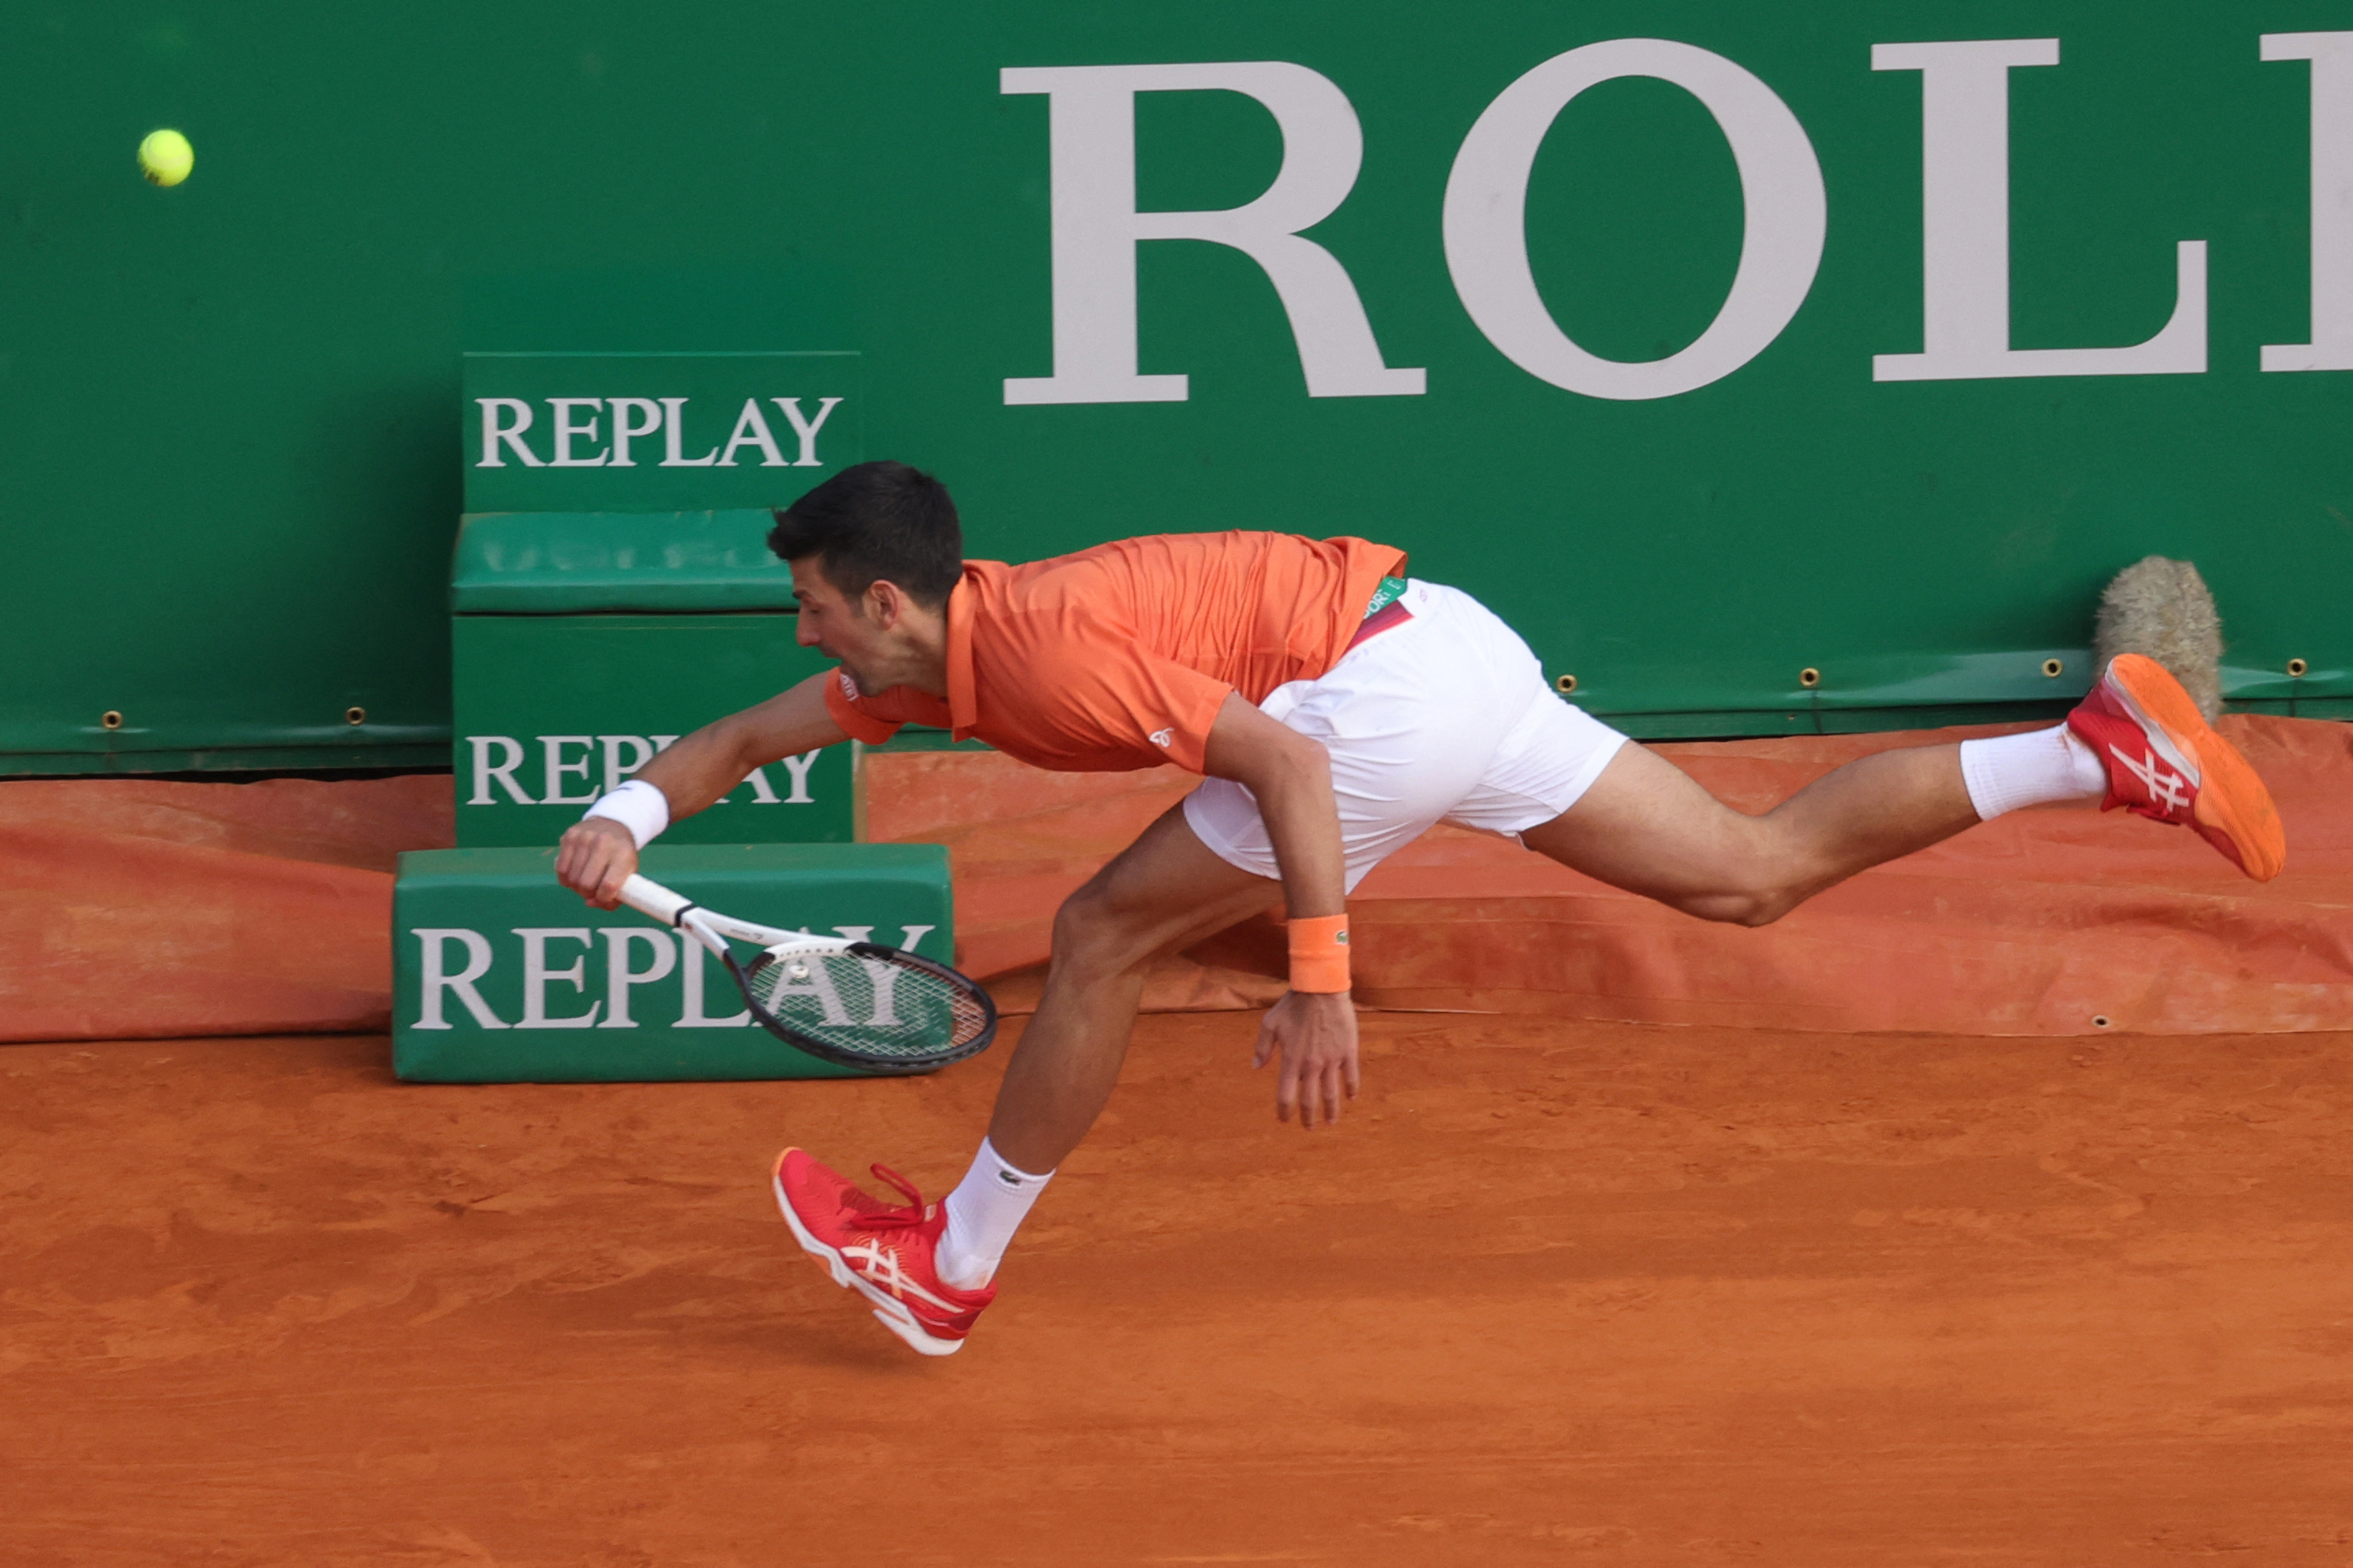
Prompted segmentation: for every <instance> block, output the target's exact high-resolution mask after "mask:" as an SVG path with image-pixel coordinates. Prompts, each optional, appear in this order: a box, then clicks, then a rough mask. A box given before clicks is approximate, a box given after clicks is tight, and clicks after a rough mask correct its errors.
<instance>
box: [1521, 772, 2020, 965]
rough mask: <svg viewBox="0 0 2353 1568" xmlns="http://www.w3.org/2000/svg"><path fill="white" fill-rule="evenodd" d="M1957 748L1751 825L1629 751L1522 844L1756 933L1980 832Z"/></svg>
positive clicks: (1831, 785)
mask: <svg viewBox="0 0 2353 1568" xmlns="http://www.w3.org/2000/svg"><path fill="white" fill-rule="evenodd" d="M1960 753H1961V749H1960V747H1959V746H1957V745H1942V746H1917V747H1908V748H1905V749H1903V750H1900V751H1893V752H1877V753H1875V754H1873V755H1872V756H1868V757H1862V758H1859V759H1857V760H1856V761H1854V762H1852V763H1847V764H1846V765H1845V766H1844V767H1841V768H1839V769H1837V770H1835V771H1834V772H1831V773H1826V774H1824V775H1823V776H1822V777H1820V778H1819V779H1816V780H1815V781H1814V782H1813V783H1812V784H1808V785H1807V786H1806V787H1805V788H1804V789H1801V790H1799V792H1798V793H1797V794H1796V795H1791V796H1790V797H1789V798H1788V800H1786V801H1783V802H1782V803H1781V804H1780V805H1778V806H1775V807H1774V808H1773V809H1772V810H1771V811H1769V812H1767V813H1766V814H1765V815H1764V816H1749V815H1747V814H1746V813H1745V812H1740V811H1736V810H1734V809H1733V808H1732V807H1730V806H1728V805H1725V804H1724V803H1723V802H1722V801H1720V800H1717V799H1716V798H1715V796H1714V795H1710V794H1708V793H1707V791H1706V790H1705V789H1704V788H1702V787H1701V786H1700V784H1698V782H1697V781H1696V780H1694V779H1693V778H1692V776H1691V775H1690V774H1688V773H1684V772H1683V770H1682V769H1681V768H1678V767H1676V766H1675V765H1674V764H1673V763H1670V762H1668V761H1667V760H1666V759H1665V758H1664V757H1662V756H1660V755H1659V754H1658V753H1657V752H1653V751H1651V750H1650V749H1649V748H1648V747H1645V746H1638V745H1627V746H1622V747H1620V749H1619V752H1618V754H1617V755H1616V756H1615V757H1612V758H1611V759H1610V760H1609V766H1608V767H1606V768H1604V769H1602V771H1601V776H1600V777H1599V778H1597V779H1595V780H1594V781H1593V784H1592V787H1591V788H1589V789H1588V790H1587V791H1586V792H1585V795H1584V796H1583V798H1581V799H1580V800H1578V801H1577V804H1576V805H1573V806H1571V807H1569V808H1568V810H1567V811H1566V812H1564V813H1562V814H1561V815H1560V816H1556V817H1554V818H1553V819H1552V820H1551V821H1550V822H1546V823H1544V824H1542V825H1540V826H1535V827H1531V828H1529V829H1527V830H1526V831H1525V832H1524V833H1522V834H1521V835H1520V841H1521V842H1522V843H1524V844H1525V845H1526V846H1527V847H1529V848H1531V849H1534V850H1535V851H1537V852H1538V853H1539V854H1543V855H1548V856H1550V857H1551V858H1554V859H1556V860H1557V861H1559V862H1560V863H1561V864H1562V865H1564V866H1568V867H1573V868H1576V869H1577V870H1579V871H1582V872H1584V873H1585V874H1586V875H1587V876H1588V877H1593V878H1597V879H1599V880H1601V881H1604V882H1608V883H1609V884H1610V885H1611V886H1612V887H1619V888H1623V889H1626V890H1627V891H1628V892H1630V893H1640V894H1641V895H1643V896H1644V897H1645V898H1651V899H1656V900H1659V901H1660V902H1661V903H1663V904H1670V905H1672V906H1673V907H1674V908H1676V909H1679V910H1683V912H1684V913H1686V914H1692V915H1697V916H1699V917H1700V918H1701V919H1702V920H1711V921H1737V922H1738V923H1740V924H1743V925H1763V924H1765V923H1766V922H1767V921H1774V920H1778V919H1779V918H1780V917H1781V916H1782V915H1784V914H1786V913H1788V911H1789V910H1792V909H1795V908H1796V907H1797V906H1798V905H1799V904H1800V903H1803V902H1804V901H1805V900H1808V899H1810V898H1811V897H1813V895H1814V894H1816V893H1819V892H1820V891H1821V890H1822V889H1824V888H1827V887H1830V886H1831V885H1832V884H1834V883H1837V882H1841V881H1843V880H1845V879H1847V878H1849V877H1852V876H1853V875H1854V874H1855V873H1856V872H1857V871H1861V870H1863V869H1865V868H1868V867H1872V866H1876V865H1878V864H1879V863H1880V862H1882V861H1883V860H1893V859H1894V858H1896V857H1897V856H1899V855H1909V854H1910V853H1912V851H1914V850H1915V849H1925V848H1926V847H1928V846H1929V845H1931V844H1934V843H1936V841H1937V840H1939V839H1943V838H1949V837H1952V836H1953V835H1954V834H1956V833H1958V832H1959V831H1961V829H1963V828H1965V827H1969V826H1975V824H1976V823H1977V821H1978V813H1977V808H1976V807H1975V806H1974V805H1971V804H1970V802H1969V792H1968V786H1967V784H1965V783H1964V782H1963V780H1962V777H1961V754H1960Z"/></svg>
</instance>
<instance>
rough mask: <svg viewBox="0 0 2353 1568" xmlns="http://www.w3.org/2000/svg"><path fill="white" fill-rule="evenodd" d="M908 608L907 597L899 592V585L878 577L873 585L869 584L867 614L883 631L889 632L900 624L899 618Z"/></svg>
mask: <svg viewBox="0 0 2353 1568" xmlns="http://www.w3.org/2000/svg"><path fill="white" fill-rule="evenodd" d="M906 606H907V596H906V595H904V594H902V593H901V592H899V584H896V583H891V582H886V581H884V580H883V579H882V578H880V577H877V578H875V579H874V581H873V582H872V583H871V584H867V588H866V605H865V609H866V614H867V616H869V618H871V620H873V621H874V623H875V624H876V625H878V626H881V627H882V629H883V630H885V631H888V630H890V629H891V628H892V626H897V625H898V624H899V616H900V615H901V614H902V612H903V611H904V610H905V609H906Z"/></svg>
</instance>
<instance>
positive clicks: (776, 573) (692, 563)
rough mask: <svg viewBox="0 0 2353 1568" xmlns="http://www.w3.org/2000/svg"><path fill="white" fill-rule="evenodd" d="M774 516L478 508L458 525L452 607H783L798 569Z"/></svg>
mask: <svg viewBox="0 0 2353 1568" xmlns="http://www.w3.org/2000/svg"><path fill="white" fill-rule="evenodd" d="M775 523H776V517H775V515H774V514H773V513H771V512H768V511H765V510H743V511H666V512H609V511H608V512H573V511H500V512H475V513H470V514H469V515H468V516H465V517H462V518H459V520H458V547H457V551H456V552H455V556H454V558H453V559H452V561H451V562H450V566H449V608H450V609H451V610H452V611H454V612H455V613H457V614H459V615H461V616H464V615H506V616H558V615H579V614H583V613H588V612H604V611H612V610H781V611H789V610H791V609H792V608H793V606H794V603H795V601H794V599H793V574H792V569H791V568H790V567H788V566H786V564H785V563H783V562H781V561H779V560H777V559H776V556H774V555H772V554H770V553H769V552H768V530H769V529H770V528H771V527H773V526H774V525H775Z"/></svg>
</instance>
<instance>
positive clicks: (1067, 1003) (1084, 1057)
mask: <svg viewBox="0 0 2353 1568" xmlns="http://www.w3.org/2000/svg"><path fill="white" fill-rule="evenodd" d="M1281 899H1282V885H1281V884H1280V883H1278V882H1274V881H1271V880H1270V879H1267V878H1264V877H1260V876H1255V875H1253V874H1251V873H1250V872H1248V871H1244V870H1241V869H1240V868H1237V867H1235V866H1232V865H1229V863H1227V862H1226V861H1225V860H1223V859H1221V858H1219V857H1218V856H1217V855H1216V854H1215V853H1214V852H1212V851H1211V850H1210V849H1209V848H1208V847H1207V846H1206V845H1204V844H1203V843H1202V842H1201V840H1200V839H1199V837H1197V836H1196V835H1195V834H1194V832H1193V829H1192V828H1191V826H1189V825H1188V824H1187V822H1186V820H1185V815H1184V809H1183V807H1182V806H1181V805H1180V806H1176V807H1172V808H1171V809H1170V810H1169V811H1168V812H1167V813H1166V814H1165V815H1164V816H1161V817H1160V819H1159V820H1158V821H1156V822H1155V823H1154V824H1153V825H1152V826H1150V827H1148V828H1146V829H1145V831H1144V834H1143V836H1142V837H1139V838H1138V839H1137V840H1136V841H1135V842H1134V844H1132V845H1130V846H1128V847H1127V848H1126V849H1124V850H1123V851H1122V852H1121V853H1120V854H1119V855H1118V857H1117V858H1114V859H1113V861H1112V862H1111V863H1110V864H1109V865H1107V866H1105V867H1104V868H1103V869H1102V870H1101V871H1099V872H1097V873H1096V874H1095V876H1094V877H1093V878H1092V879H1091V880H1089V881H1088V883H1087V884H1086V886H1084V887H1082V888H1081V889H1079V890H1078V891H1077V892H1075V893H1072V894H1071V896H1070V898H1069V899H1067V900H1064V901H1063V904H1062V907H1061V910H1060V911H1059V912H1058V913H1057V914H1056V915H1055V917H1054V946H1053V957H1052V960H1051V962H1050V964H1049V966H1048V969H1047V973H1046V994H1045V995H1044V997H1043V998H1042V999H1041V1000H1040V1001H1039V1005H1038V1012H1037V1016H1034V1017H1033V1018H1031V1019H1030V1020H1029V1027H1028V1028H1027V1029H1025V1030H1023V1031H1022V1035H1021V1043H1020V1044H1019V1045H1018V1047H1015V1049H1014V1053H1013V1059H1012V1061H1011V1063H1010V1064H1008V1067H1007V1068H1006V1071H1005V1081H1004V1084H1003V1085H1002V1087H1000V1088H999V1089H998V1090H997V1110H996V1114H995V1116H994V1117H993V1118H992V1119H991V1121H990V1122H989V1128H988V1141H989V1143H990V1144H991V1145H992V1146H993V1147H994V1148H995V1149H996V1151H997V1152H998V1153H999V1154H1001V1155H1002V1156H1004V1158H1005V1159H1006V1161H1007V1162H1008V1163H1010V1164H1012V1165H1015V1166H1017V1167H1018V1168H1019V1169H1021V1170H1023V1171H1039V1172H1044V1171H1051V1170H1052V1169H1053V1168H1054V1167H1055V1166H1056V1165H1058V1164H1060V1163H1061V1161H1062V1158H1063V1157H1064V1156H1065V1155H1067V1154H1068V1153H1069V1152H1071V1150H1072V1149H1075V1148H1077V1147H1078V1145H1079V1141H1080V1140H1081V1139H1082V1138H1083V1137H1084V1136H1085V1135H1086V1131H1087V1129H1088V1128H1090V1127H1092V1125H1093V1124H1094V1120H1095V1118H1096V1117H1097V1116H1098V1115H1099V1114H1101V1113H1102V1110H1103V1105H1104V1102H1105V1101H1107V1100H1109V1099H1110V1098H1111V1090H1112V1085H1113V1083H1114V1082H1115V1081H1116V1080H1117V1079H1118V1077H1119V1068H1120V1063H1121V1062H1122V1061H1123V1060H1124V1058H1125V1057H1126V1054H1127V1040H1128V1033H1129V1030H1130V1029H1131V1028H1132V1027H1133V1026H1134V1021H1135V1009H1136V1004H1137V1002H1138V1001H1139V1000H1140V999H1141V997H1142V995H1143V991H1144V978H1145V972H1146V970H1147V969H1148V968H1149V967H1150V965H1151V963H1152V961H1153V960H1154V959H1155V958H1156V957H1158V956H1159V955H1161V954H1162V953H1166V952H1173V951H1176V949H1179V948H1182V947H1186V946H1187V945H1189V944H1191V943H1193V942H1198V941H1200V940H1202V939H1203V938H1205V937H1208V936H1210V935H1212V934H1214V933H1216V932H1218V931H1223V930H1225V929H1226V928H1227V927H1228V926H1230V925H1232V924H1234V923H1235V922H1237V921H1242V920H1246V919H1248V918H1249V917H1250V916H1251V915H1253V914H1256V913H1257V912H1258V911H1260V910H1263V909H1265V908H1267V907H1268V906H1269V905H1271V904H1273V903H1276V902H1279V901H1280V900H1281Z"/></svg>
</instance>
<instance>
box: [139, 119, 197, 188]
mask: <svg viewBox="0 0 2353 1568" xmlns="http://www.w3.org/2000/svg"><path fill="white" fill-rule="evenodd" d="M195 166H196V150H195V148H194V147H191V146H189V145H188V139H187V138H186V137H185V136H183V135H181V134H180V133H179V132H176V131H151V132H148V133H147V140H145V141H144V142H141V143H139V172H140V173H141V174H144V175H146V176H147V181H148V183H149V184H155V185H176V184H179V183H180V182H181V181H182V180H185V179H186V178H187V177H188V171H189V170H191V169H193V168H195Z"/></svg>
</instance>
